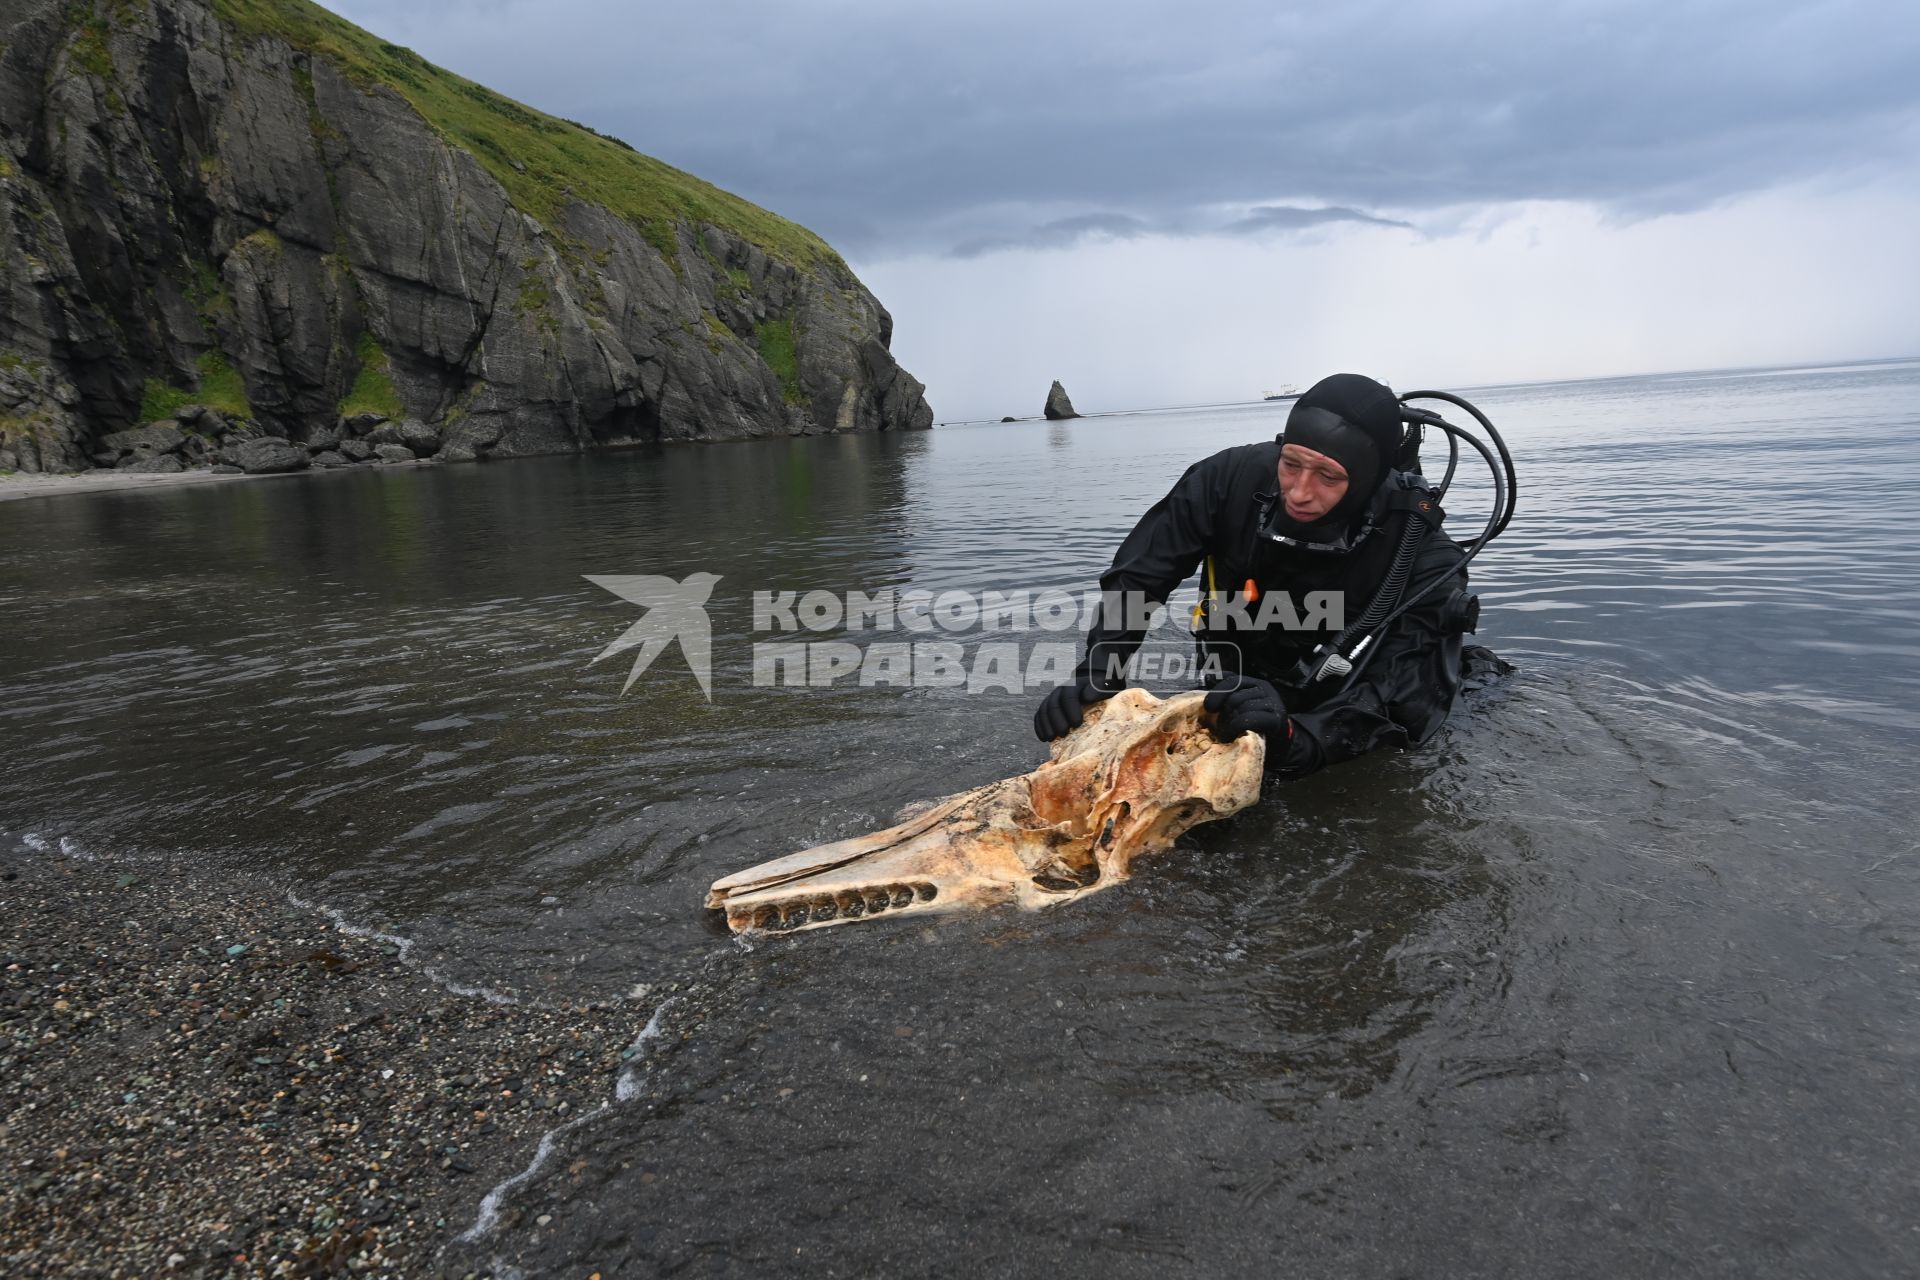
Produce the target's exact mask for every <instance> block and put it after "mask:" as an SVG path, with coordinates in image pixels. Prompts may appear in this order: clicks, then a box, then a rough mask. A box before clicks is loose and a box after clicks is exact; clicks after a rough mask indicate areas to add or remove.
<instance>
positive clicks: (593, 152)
mask: <svg viewBox="0 0 1920 1280" xmlns="http://www.w3.org/2000/svg"><path fill="white" fill-rule="evenodd" d="M214 7H215V8H216V9H217V10H218V11H219V12H220V14H221V16H222V17H223V18H225V19H226V21H227V22H228V23H230V24H231V25H232V26H233V27H234V28H235V29H237V30H238V31H239V32H241V33H242V34H243V35H247V36H276V37H278V38H280V39H282V40H284V41H286V42H287V43H288V44H290V45H292V46H293V47H295V48H297V49H302V50H305V51H306V52H308V53H311V54H313V55H315V56H316V57H321V58H325V59H326V60H327V61H328V62H330V63H332V64H333V65H334V66H336V67H338V68H339V69H340V70H341V71H342V72H344V73H345V74H346V75H347V76H348V77H349V78H350V79H353V80H355V81H358V82H359V83H361V84H364V85H383V86H385V87H387V88H389V89H392V90H393V91H394V92H396V93H398V94H399V95H400V96H401V97H403V98H405V99H406V100H407V102H408V103H409V104H411V105H412V107H413V109H414V110H415V111H417V112H418V113H419V114H420V116H421V118H422V119H424V120H425V121H426V122H427V123H428V124H429V125H430V126H432V127H433V129H434V130H436V131H437V132H438V133H439V134H440V136H441V137H442V138H444V139H446V140H447V141H448V142H450V143H452V144H453V145H455V146H458V147H461V148H463V149H464V150H466V151H468V152H470V153H471V154H472V155H473V156H474V158H475V159H477V160H479V162H480V163H481V164H482V165H484V166H486V169H487V171H488V172H489V173H491V174H492V175H493V176H494V177H495V178H496V179H497V180H498V181H499V182H500V185H501V186H503V187H505V188H506V189H507V193H508V196H509V197H510V198H511V199H512V200H513V203H514V204H515V205H516V206H517V207H518V208H520V209H522V210H524V211H525V212H527V213H530V214H532V215H533V216H534V217H535V218H538V219H539V220H540V221H541V222H543V223H545V224H546V225H547V226H548V227H549V228H556V227H557V226H558V225H559V224H558V217H557V215H558V213H559V212H560V210H561V208H562V207H563V206H564V205H565V203H566V201H567V200H568V199H569V198H570V196H569V194H568V193H569V192H571V196H572V197H578V198H579V199H581V200H586V201H589V202H591V203H594V204H598V205H602V206H604V207H605V208H607V209H609V210H611V211H612V212H614V213H615V214H618V215H620V216H621V217H623V218H625V219H627V220H628V221H629V222H631V223H633V224H634V226H635V227H636V228H637V229H639V231H640V232H641V233H642V234H643V235H645V236H646V237H647V239H648V241H649V242H650V243H652V244H653V245H654V246H655V247H656V248H658V249H660V250H661V252H663V253H664V254H666V255H667V257H668V258H669V259H670V260H674V259H676V257H677V255H676V246H675V242H674V238H673V230H672V229H673V226H674V224H675V223H679V222H688V223H694V224H699V223H711V224H712V225H714V226H716V227H720V228H722V229H723V230H726V231H731V232H733V233H734V234H735V235H738V236H740V237H741V238H742V239H745V240H749V241H751V242H753V243H754V244H757V245H759V246H760V247H761V248H762V249H764V250H765V251H766V252H767V253H769V254H771V255H772V256H773V257H776V258H779V259H782V260H784V261H786V262H790V263H792V264H794V265H795V266H798V267H811V266H813V265H815V264H817V263H821V262H838V261H839V257H838V255H837V254H835V253H834V251H833V250H832V249H831V248H830V247H828V245H827V243H826V242H825V241H824V240H822V239H820V237H818V236H816V235H814V234H813V233H812V232H811V231H808V230H807V229H806V228H805V227H801V226H797V225H796V224H794V223H791V222H788V221H787V220H786V219H784V218H781V217H778V216H776V215H774V214H771V213H769V212H767V211H766V210H765V209H762V208H760V207H759V206H758V205H755V204H752V203H749V202H748V201H746V200H742V199H741V198H740V197H739V196H736V195H732V194H730V193H728V192H725V191H722V190H720V188H718V187H716V186H714V185H712V184H711V183H708V182H703V181H701V180H700V179H699V178H696V177H694V176H693V175H692V174H689V173H683V172H681V171H680V170H678V169H676V168H674V167H673V166H671V165H668V164H663V163H662V162H660V161H658V160H655V159H653V158H652V157H651V156H645V155H642V154H640V153H639V152H637V151H635V150H633V148H631V147H629V146H628V145H627V144H626V143H624V142H621V141H619V140H618V139H615V138H609V137H606V136H605V135H603V134H600V133H596V132H594V131H593V130H592V129H589V128H587V127H585V126H584V125H579V124H575V123H573V122H572V121H568V120H562V119H559V118H558V117H555V116H550V115H547V114H546V113H544V112H541V111H536V110H534V109H533V108H531V107H527V106H523V105H521V104H520V103H518V102H515V101H513V100H512V99H510V98H506V97H503V96H502V95H500V94H498V93H495V92H494V91H493V90H491V89H488V88H486V87H485V86H484V85H479V84H475V83H474V82H473V81H471V80H468V79H465V78H463V77H461V76H457V75H454V74H453V73H452V72H450V71H444V70H442V69H441V68H439V67H436V66H434V65H433V64H431V63H429V62H427V61H426V60H425V59H423V58H421V57H420V56H419V55H418V54H416V53H414V52H413V51H412V50H411V49H405V48H402V47H400V46H399V45H394V44H387V43H385V42H383V41H382V40H381V39H380V38H379V37H378V36H375V35H373V34H371V33H369V32H366V31H363V30H361V29H360V28H359V27H356V26H354V25H353V24H352V23H350V22H348V21H346V20H345V19H343V18H340V17H337V16H336V15H334V14H332V13H329V12H328V11H327V10H325V9H322V8H321V7H320V6H319V5H317V4H311V3H309V2H308V0H214Z"/></svg>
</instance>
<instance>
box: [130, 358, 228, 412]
mask: <svg viewBox="0 0 1920 1280" xmlns="http://www.w3.org/2000/svg"><path fill="white" fill-rule="evenodd" d="M194 363H195V364H196V365H197V366H198V367H199V370H200V389H199V390H197V391H189V390H186V389H184V388H181V387H175V386H169V385H168V384H167V383H165V382H162V381H161V380H160V379H158V378H148V379H147V385H146V389H145V393H144V394H143V395H142V396H141V397H140V421H141V422H155V421H158V420H159V419H161V418H171V417H172V416H173V412H174V410H176V409H178V408H180V407H181V406H182V405H188V404H204V405H206V406H208V407H209V408H212V409H218V410H219V411H220V412H221V413H223V414H225V415H226V416H227V417H229V418H251V417H252V416H253V402H252V401H251V400H249V399H247V384H246V383H245V382H244V381H243V380H242V379H241V377H240V371H239V370H238V369H235V368H234V367H233V366H232V365H230V364H228V363H227V361H226V357H224V356H222V355H221V354H220V353H219V352H218V351H208V352H204V353H202V355H201V356H200V358H199V359H198V360H197V361H195V362H194Z"/></svg>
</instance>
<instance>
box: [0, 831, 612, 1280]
mask: <svg viewBox="0 0 1920 1280" xmlns="http://www.w3.org/2000/svg"><path fill="white" fill-rule="evenodd" d="M0 872H3V873H4V874H5V875H6V877H7V883H6V886H5V893H4V911H3V912H0V1167H4V1168H5V1169H6V1170H7V1174H8V1176H7V1177H6V1178H5V1179H4V1180H0V1274H5V1275H8V1276H15V1277H36V1276H72V1275H102V1276H157V1275H168V1276H254V1275H258V1276H285V1275H295V1276H318V1275H368V1276H376V1275H417V1274H429V1275H433V1274H439V1272H438V1270H437V1268H436V1266H435V1260H436V1259H437V1258H438V1257H439V1256H440V1254H441V1253H442V1251H443V1249H444V1247H445V1246H446V1245H447V1244H448V1243H449V1242H450V1241H451V1240H452V1239H453V1238H454V1237H455V1236H457V1235H458V1233H459V1232H460V1231H462V1230H464V1229H465V1228H466V1227H467V1226H468V1225H469V1224H471V1223H472V1222H473V1221H474V1217H475V1213H476V1211H477V1208H478V1205H479V1202H480V1200H481V1198H482V1197H483V1196H484V1195H485V1194H486V1192H487V1190H488V1189H489V1188H490V1187H492V1186H493V1185H495V1184H496V1183H498V1182H499V1181H501V1180H503V1179H505V1178H508V1177H511V1176H512V1175H513V1174H514V1173H516V1172H518V1171H519V1170H520V1169H522V1168H524V1167H525V1166H526V1163H527V1161H528V1160H529V1158H530V1157H531V1154H532V1152H533V1150H534V1148H535V1145H536V1144H537V1142H538V1140H539V1137H540V1135H541V1134H542V1133H543V1132H545V1131H546V1130H548V1129H550V1128H552V1127H553V1126H554V1124H555V1123H557V1122H558V1120H559V1119H561V1118H564V1117H566V1116H569V1115H574V1114H579V1113H580V1112H581V1111H582V1109H583V1108H584V1109H588V1110H590V1109H592V1108H593V1107H596V1106H598V1105H600V1104H602V1103H603V1102H605V1101H606V1100H607V1098H608V1096H609V1095H610V1094H611V1092H612V1085H613V1076H614V1073H615V1072H617V1071H618V1069H619V1068H620V1065H621V1050H622V1049H623V1048H625V1047H626V1046H627V1045H629V1044H631V1043H632V1042H633V1040H634V1037H635V1034H636V1032H637V1031H638V1029H639V1027H640V1025H641V1024H643V1023H644V1022H645V1020H646V1017H647V1015H648V1013H649V1010H648V1009H647V1008H646V1007H642V1006H636V1005H632V1004H624V1003H614V1004H608V1005H603V1006H591V1005H583V1006H553V1005H528V1004H519V1005H510V1004H500V1003H492V1002H488V1001H485V1000H482V999H477V998H473V997H466V996H460V995H456V994H454V993H452V992H450V991H448V990H446V989H443V988H441V987H439V986H436V985H434V983H433V982H432V981H430V980H429V979H428V978H427V977H426V976H424V975H423V974H422V973H421V972H419V971H417V970H416V969H414V968H411V967H409V966H408V965H407V964H405V963H403V957H402V956H401V955H400V954H399V948H396V947H394V946H393V945H392V944H391V943H390V942H387V941H382V940H381V939H380V938H378V937H362V936H356V935H353V934H350V933H347V932H344V931H342V930H341V929H340V928H338V927H337V925H336V924H335V922H334V921H332V920H331V919H329V918H328V917H327V916H325V915H323V914H321V913H320V912H319V911H317V910H315V909H312V908H307V907H301V906H298V905H295V903H294V902H293V901H291V900H290V899H289V898H288V897H287V896H286V895H285V894H284V893H283V892H281V891H279V890H277V889H276V888H275V887H273V886H271V885H269V884H266V883H254V884H248V883H244V882H242V881H241V880H239V879H236V878H235V877H232V876H223V877H221V879H220V882H219V884H218V885H215V884H212V883H210V882H209V881H208V880H206V879H203V878H201V877H200V876H199V875H198V874H197V873H195V872H191V871H186V870H181V869H178V868H170V867H167V866H165V865H159V864H156V865H152V866H147V865H142V866H140V867H139V868H137V870H136V871H135V872H134V873H133V874H129V868H127V867H126V866H108V865H106V864H104V863H98V862H91V861H84V860H79V859H74V858H68V857H63V856H59V855H57V854H53V853H50V852H49V853H42V854H35V853H33V852H31V851H29V850H21V851H18V852H11V853H7V852H0ZM515 1220H516V1211H515V1210H513V1209H512V1208H511V1207H509V1208H508V1209H507V1210H506V1212H505V1214H504V1215H503V1221H504V1224H505V1225H509V1226H510V1225H512V1224H513V1223H514V1221H515ZM529 1225H531V1224H529ZM465 1269H466V1268H465V1267H457V1268H456V1269H455V1270H454V1271H453V1272H452V1273H451V1274H455V1275H458V1274H460V1273H461V1272H463V1271H464V1270H465Z"/></svg>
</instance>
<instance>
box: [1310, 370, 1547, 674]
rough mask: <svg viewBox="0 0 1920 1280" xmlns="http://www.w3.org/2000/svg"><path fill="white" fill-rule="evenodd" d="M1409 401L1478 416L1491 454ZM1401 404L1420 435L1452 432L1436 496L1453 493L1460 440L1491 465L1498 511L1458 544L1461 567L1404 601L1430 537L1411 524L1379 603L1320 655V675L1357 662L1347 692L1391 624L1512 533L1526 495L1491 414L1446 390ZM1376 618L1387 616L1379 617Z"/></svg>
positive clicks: (1415, 395) (1421, 525) (1411, 396)
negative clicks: (1439, 403) (1336, 662)
mask: <svg viewBox="0 0 1920 1280" xmlns="http://www.w3.org/2000/svg"><path fill="white" fill-rule="evenodd" d="M1409 400H1444V401H1446V402H1447V403H1448V404H1452V405H1458V406H1459V407H1460V408H1462V409H1465V410H1466V411H1467V412H1468V413H1470V414H1472V415H1473V417H1474V420H1475V421H1477V422H1478V423H1479V424H1480V426H1481V427H1482V428H1483V429H1484V430H1485V431H1486V433H1487V436H1488V437H1489V438H1490V439H1491V440H1492V441H1493V449H1491V450H1490V449H1488V448H1487V446H1486V445H1485V444H1483V443H1481V441H1480V440H1479V438H1478V437H1476V436H1475V435H1474V434H1473V433H1472V432H1470V431H1468V430H1466V429H1465V428H1463V427H1458V426H1455V425H1454V424H1453V423H1451V422H1448V421H1447V420H1446V419H1445V418H1442V417H1441V416H1440V415H1439V414H1437V413H1433V412H1431V411H1429V410H1425V409H1415V408H1412V407H1411V406H1410V405H1408V404H1407V401H1409ZM1400 402H1401V413H1402V415H1403V416H1404V417H1405V418H1406V419H1407V421H1408V422H1409V423H1410V424H1412V426H1413V428H1414V429H1415V430H1416V431H1417V430H1419V429H1420V428H1422V427H1429V426H1431V427H1438V428H1440V430H1442V431H1443V432H1445V433H1446V436H1447V450H1448V452H1447V472H1446V475H1445V476H1444V477H1442V479H1441V481H1440V485H1439V488H1438V490H1437V493H1436V497H1438V498H1444V497H1445V496H1446V492H1447V490H1448V488H1450V487H1451V486H1452V484H1453V476H1454V471H1455V469H1456V467H1457V466H1458V465H1459V461H1460V441H1462V440H1464V441H1466V442H1467V443H1468V444H1470V445H1472V446H1473V447H1474V449H1475V450H1476V451H1478V453H1479V454H1480V458H1481V460H1482V461H1483V462H1485V463H1486V464H1487V470H1488V471H1490V472H1491V473H1492V475H1493V510H1492V511H1491V512H1489V513H1488V515H1487V524H1486V527H1485V529H1483V530H1482V531H1481V534H1480V536H1479V537H1478V538H1475V539H1473V540H1472V541H1471V542H1459V541H1457V540H1456V541H1455V543H1454V545H1455V546H1457V547H1458V548H1459V549H1460V550H1461V552H1462V553H1463V554H1462V555H1461V557H1460V560H1459V562H1458V563H1456V564H1455V565H1454V566H1453V567H1452V568H1451V569H1449V570H1448V571H1447V572H1446V573H1443V574H1440V575H1439V576H1438V577H1436V578H1434V580H1433V581H1432V582H1429V583H1428V584H1427V585H1426V586H1424V587H1422V588H1421V589H1420V590H1418V591H1416V592H1414V593H1413V596H1412V597H1411V598H1410V599H1407V600H1401V599H1400V596H1401V594H1402V593H1403V592H1404V591H1405V590H1406V579H1407V576H1408V575H1409V574H1410V573H1411V572H1412V569H1413V563H1412V562H1413V556H1414V553H1415V552H1417V551H1418V550H1419V547H1420V544H1421V543H1422V542H1423V541H1424V540H1425V534H1426V524H1425V522H1424V521H1421V520H1419V519H1417V518H1415V519H1410V520H1409V522H1408V524H1407V529H1406V532H1405V533H1403V534H1402V535H1401V539H1400V545H1399V547H1397V548H1396V549H1395V551H1394V557H1393V565H1392V567H1391V568H1390V569H1389V570H1388V571H1387V577H1386V580H1385V581H1384V582H1383V583H1382V585H1381V589H1380V590H1379V591H1377V592H1375V593H1374V597H1373V600H1372V601H1371V602H1370V603H1369V604H1368V605H1367V608H1366V612H1365V613H1363V614H1362V615H1361V617H1360V620H1359V621H1358V622H1356V623H1354V624H1353V625H1352V626H1350V627H1348V628H1347V629H1346V630H1344V631H1342V632H1341V633H1340V635H1339V636H1338V637H1337V638H1336V639H1335V640H1334V641H1333V643H1332V644H1331V645H1329V646H1327V647H1326V648H1324V649H1323V650H1321V651H1320V652H1321V653H1323V654H1325V655H1326V656H1325V657H1323V658H1322V659H1321V660H1320V666H1319V668H1318V670H1320V671H1326V669H1327V666H1328V665H1329V664H1331V663H1332V661H1333V659H1334V658H1336V657H1338V658H1341V659H1343V660H1345V661H1348V662H1351V664H1352V666H1351V669H1350V670H1349V671H1347V672H1346V674H1345V678H1344V679H1343V680H1341V682H1340V688H1341V689H1345V688H1346V687H1347V686H1348V685H1350V684H1352V683H1353V682H1354V681H1355V680H1356V679H1358V678H1359V676H1360V673H1361V672H1362V671H1364V670H1366V668H1367V664H1368V663H1370V662H1372V661H1373V655H1374V654H1376V653H1378V652H1379V651H1380V650H1379V646H1378V645H1375V644H1374V643H1373V641H1374V639H1375V638H1377V636H1378V635H1379V634H1380V633H1381V632H1383V631H1385V629H1386V628H1387V626H1388V625H1389V624H1391V623H1393V622H1395V621H1396V620H1398V619H1399V618H1400V617H1401V616H1402V615H1404V614H1405V613H1406V612H1407V611H1408V610H1409V609H1411V608H1413V607H1414V606H1415V605H1417V604H1419V603H1420V602H1421V601H1422V600H1424V599H1426V598H1427V597H1428V596H1430V595H1432V594H1433V593H1434V591H1435V590H1437V589H1438V588H1439V587H1440V586H1441V585H1442V584H1444V583H1447V582H1451V581H1452V580H1453V578H1454V576H1455V575H1456V574H1458V573H1459V572H1461V571H1462V570H1464V569H1465V568H1466V567H1467V565H1468V564H1469V563H1471V562H1472V560H1473V558H1474V557H1475V556H1477V555H1479V554H1480V553H1481V552H1482V551H1483V550H1485V549H1486V546H1487V544H1488V543H1490V542H1492V541H1493V540H1494V539H1495V538H1497V537H1499V536H1500V534H1501V533H1502V531H1504V530H1505V529H1506V527H1507V524H1508V522H1510V521H1511V520H1512V519H1513V512H1514V507H1515V502H1516V498H1517V496H1518V494H1519V491H1520V480H1519V477H1518V475H1516V474H1515V472H1514V467H1513V455H1512V454H1511V453H1509V452H1508V451H1507V442H1506V441H1505V440H1504V439H1502V438H1501V435H1500V432H1499V431H1498V430H1497V429H1495V427H1494V425H1493V423H1492V422H1491V421H1489V420H1488V418H1487V415H1486V414H1484V413H1482V412H1480V410H1479V409H1477V408H1475V407H1474V406H1473V405H1472V404H1470V403H1469V402H1467V401H1466V400H1464V399H1462V398H1461V397H1459V396H1456V395H1453V394H1451V393H1449V392H1445V391H1410V392H1408V393H1407V394H1406V395H1404V396H1401V397H1400ZM1496 451H1497V452H1498V455H1499V456H1498V458H1497V459H1496V458H1495V452H1496ZM1403 560H1404V563H1403ZM1376 614H1380V615H1383V616H1380V617H1375V615H1376ZM1358 635H1364V636H1365V639H1363V640H1361V642H1360V647H1359V648H1356V649H1355V650H1354V651H1353V653H1352V654H1351V655H1349V654H1347V653H1345V652H1344V651H1345V649H1346V647H1347V645H1348V644H1349V643H1351V642H1352V641H1353V639H1354V637H1355V636H1358ZM1362 649H1364V650H1365V651H1366V652H1365V653H1364V654H1362V652H1361V650H1362ZM1336 673H1337V671H1329V672H1328V674H1336Z"/></svg>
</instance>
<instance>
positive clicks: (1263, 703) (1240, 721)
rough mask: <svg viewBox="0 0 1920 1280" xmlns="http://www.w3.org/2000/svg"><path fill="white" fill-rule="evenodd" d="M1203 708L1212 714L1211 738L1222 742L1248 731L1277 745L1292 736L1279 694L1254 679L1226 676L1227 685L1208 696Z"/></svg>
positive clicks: (1268, 684)
mask: <svg viewBox="0 0 1920 1280" xmlns="http://www.w3.org/2000/svg"><path fill="white" fill-rule="evenodd" d="M1202 706H1203V707H1204V708H1205V709H1206V710H1207V711H1210V712H1212V713H1213V717H1214V721H1213V736H1214V737H1216V738H1218V739H1219V740H1220V741H1222V742H1232V741H1233V740H1234V739H1235V738H1237V737H1239V736H1240V735H1241V734H1243V733H1247V732H1249V731H1251V732H1253V733H1257V734H1259V735H1260V736H1261V737H1263V738H1265V739H1266V740H1267V741H1268V743H1270V744H1277V743H1282V742H1285V741H1286V740H1287V738H1288V737H1289V736H1290V735H1291V733H1292V730H1291V728H1290V727H1289V725H1288V724H1287V704H1286V703H1284V702H1282V701H1281V700H1280V691H1279V690H1278V689H1276V688H1274V687H1273V685H1271V684H1270V683H1268V682H1267V681H1265V680H1262V679H1260V678H1258V677H1257V676H1228V677H1227V682H1226V683H1224V684H1220V685H1217V686H1215V687H1214V689H1213V690H1212V691H1211V692H1209V693H1208V694H1207V700H1206V702H1204V703H1203V704H1202Z"/></svg>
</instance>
